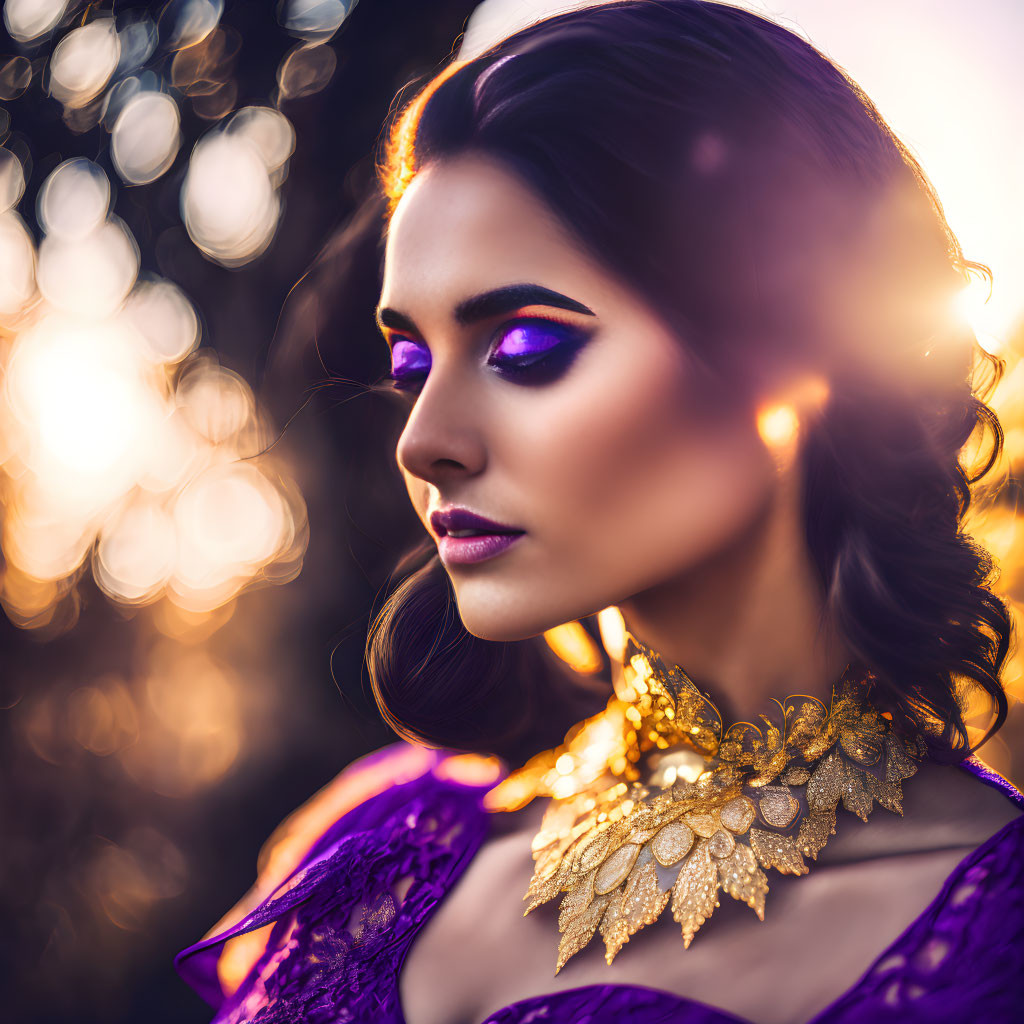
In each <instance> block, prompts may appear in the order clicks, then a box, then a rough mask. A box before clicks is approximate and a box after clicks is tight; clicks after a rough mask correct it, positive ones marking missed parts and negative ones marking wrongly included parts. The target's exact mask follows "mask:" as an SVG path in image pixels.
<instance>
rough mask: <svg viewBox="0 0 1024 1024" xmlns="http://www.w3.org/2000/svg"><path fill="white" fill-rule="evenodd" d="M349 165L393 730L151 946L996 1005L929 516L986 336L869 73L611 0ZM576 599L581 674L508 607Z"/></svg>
mask: <svg viewBox="0 0 1024 1024" xmlns="http://www.w3.org/2000/svg"><path fill="white" fill-rule="evenodd" d="M381 181H382V186H383V190H384V192H385V194H386V196H387V198H388V206H389V209H388V222H387V244H386V252H385V260H384V273H383V284H382V290H381V301H380V308H379V311H378V319H379V325H380V328H381V331H382V333H383V334H384V337H385V339H386V341H387V343H388V346H389V349H390V354H391V359H392V372H391V384H392V386H393V387H394V388H395V389H397V390H398V391H399V392H400V394H401V396H402V398H403V400H404V401H405V402H406V403H407V419H406V421H405V427H404V430H403V432H402V435H401V438H400V439H399V442H398V446H397V450H396V458H397V461H398V465H399V467H400V469H401V470H402V473H403V476H404V478H405V482H406V484H407V487H408V493H409V497H410V500H411V501H412V504H413V506H414V508H415V510H416V512H417V514H418V515H419V517H420V518H421V520H422V521H423V524H424V527H425V529H426V531H427V533H428V535H429V537H428V542H427V543H426V544H425V545H424V547H423V548H422V549H421V552H420V554H422V555H424V556H426V561H425V562H424V564H423V565H422V566H421V567H420V568H419V569H418V570H417V571H415V572H414V573H412V574H411V575H409V576H408V577H407V579H406V580H405V581H404V582H403V583H402V584H401V585H400V586H399V587H398V589H397V590H396V591H395V592H394V593H393V594H392V595H391V596H390V598H389V599H388V601H387V603H386V605H385V607H384V608H383V610H382V612H381V614H380V615H379V616H378V617H377V618H376V621H375V622H374V625H373V628H372V630H371V635H370V639H369V644H368V651H367V661H368V667H369V670H370V676H371V680H372V682H373V686H374V692H375V694H376V696H377V698H378V701H379V703H380V705H381V708H382V710H383V713H384V714H385V716H386V717H387V718H388V720H389V721H390V722H391V723H392V724H393V725H394V726H395V728H396V729H397V730H398V731H399V733H400V734H401V735H402V736H404V737H406V739H407V740H408V741H410V742H408V743H403V744H397V745H395V746H394V747H390V748H387V749H386V750H385V751H383V752H380V753H378V754H376V755H373V756H372V757H371V758H368V759H364V761H363V762H361V763H360V764H359V765H357V766H353V767H350V768H349V769H348V770H347V771H346V772H344V773H343V774H342V776H341V777H339V780H337V782H336V784H335V785H334V786H333V787H332V788H331V789H330V790H329V791H328V793H327V794H326V796H325V797H324V798H323V799H322V800H321V801H320V803H319V804H318V805H317V806H316V807H315V808H314V809H313V810H312V811H310V812H308V814H307V815H306V819H307V820H306V822H305V825H304V826H303V825H302V822H301V821H299V822H298V823H295V822H293V823H292V827H290V828H289V829H288V830H286V834H285V839H286V842H285V843H284V844H283V845H278V846H277V847H276V848H275V849H276V851H277V853H278V854H279V856H278V857H277V860H278V863H277V864H273V863H271V864H269V865H268V866H267V867H266V870H265V871H264V872H263V875H262V876H261V880H260V882H258V884H257V887H256V889H255V890H254V892H253V894H252V895H251V897H250V898H249V899H248V900H247V901H245V902H244V903H243V904H242V905H241V906H240V907H239V908H238V909H237V910H236V912H235V913H234V914H233V915H231V916H229V918H227V919H225V921H224V922H222V923H221V925H219V926H218V927H217V928H216V929H215V930H214V934H212V935H211V936H210V937H209V938H207V939H206V940H204V941H203V942H201V943H199V944H198V945H196V946H193V947H191V948H190V949H189V950H186V951H185V952H184V953H183V954H181V956H180V957H179V966H180V969H181V970H182V972H183V973H184V974H185V976H186V977H187V978H188V979H189V980H190V981H191V982H192V983H193V984H194V985H195V986H196V988H197V989H198V990H199V991H200V992H202V993H203V994H204V995H206V996H207V997H208V998H209V999H210V1001H211V1002H213V1003H214V1004H216V1005H219V1007H220V1009H219V1013H218V1016H217V1020H218V1021H243V1020H258V1021H260V1022H269V1021H275V1022H276V1021H297V1020H303V1021H335V1020H337V1021H395V1022H402V1021H404V1022H407V1024H434V1022H438V1024H439V1022H449V1024H450V1022H461V1021H466V1022H474V1024H475V1022H478V1021H487V1022H497V1021H501V1022H513V1021H514V1022H525V1021H533V1020H551V1021H584V1020H586V1021H591V1022H605V1021H613V1020H615V1021H618V1020H630V1021H642V1022H653V1021H688V1022H698V1021H699V1022H715V1024H720V1022H725V1021H736V1020H739V1021H747V1022H756V1024H775V1022H780V1024H781V1022H793V1021H808V1020H811V1019H813V1020H814V1021H816V1022H824V1021H829V1022H833V1021H850V1020H858V1021H883V1020H899V1021H925V1020H927V1021H938V1020H942V1021H968V1020H970V1021H975V1020H979V1021H980V1020H984V1021H986V1022H988V1024H991V1022H996V1021H1004V1020H1006V1021H1008V1020H1010V1019H1011V1018H1012V1019H1016V1017H1015V1016H1014V1015H1015V1014H1016V1012H1017V1010H1018V1006H1017V1000H1018V999H1019V997H1020V995H1021V992H1020V978H1021V967H1022V965H1024V951H1022V948H1021V942H1020V936H1021V934H1022V930H1024V897H1022V891H1024V890H1022V885H1024V877H1022V875H1024V856H1022V854H1024V825H1022V822H1024V816H1022V814H1021V808H1022V807H1024V797H1022V796H1021V794H1020V793H1019V792H1018V791H1017V790H1015V789H1014V788H1013V787H1012V786H1010V785H1009V784H1008V783H1006V782H1005V781H1004V780H1002V779H1001V778H999V777H998V776H997V775H995V774H994V773H992V772H990V771H989V770H987V769H986V768H985V767H984V766H983V765H982V764H981V762H979V761H978V760H977V759H975V758H973V757H969V756H967V755H968V752H969V747H968V741H967V733H966V727H965V725H964V709H965V707H966V704H965V700H966V695H967V692H968V688H973V691H974V692H976V693H981V694H984V695H987V696H988V697H989V698H990V699H991V702H992V705H993V707H994V710H995V717H994V721H993V728H998V727H999V726H1000V725H1001V724H1002V721H1003V719H1004V718H1005V715H1006V697H1005V695H1004V693H1003V690H1002V688H1001V685H1000V682H999V674H1000V669H1001V667H1002V665H1003V663H1004V661H1005V659H1006V656H1007V653H1008V650H1009V645H1010V641H1011V622H1010V619H1009V615H1008V612H1007V609H1006V607H1005V606H1004V605H1003V603H1002V602H1001V601H1000V600H999V599H998V598H996V597H995V596H994V595H993V594H992V593H991V591H990V590H989V589H988V584H989V582H990V579H991V572H992V565H991V562H990V560H989V558H988V556H987V555H986V553H985V552H984V551H983V550H981V549H980V548H978V547H977V546H976V545H974V544H973V543H972V542H971V541H970V540H969V539H968V538H967V537H966V536H965V535H964V534H962V533H961V532H960V524H961V521H962V517H963V515H964V513H965V511H966V508H967V504H968V502H969V499H970V490H969V483H972V482H974V481H976V480H977V479H979V478H980V477H981V476H982V475H984V474H985V473H986V472H987V471H988V470H989V469H990V468H991V467H992V465H993V464H994V463H995V461H996V459H997V458H998V455H999V452H1000V448H1001V443H1002V433H1001V429H1000V426H999V422H998V419H997V418H996V416H995V414H994V413H993V412H992V410H991V409H990V408H989V407H988V406H987V405H986V404H985V402H984V401H983V398H982V396H981V395H980V394H976V393H975V391H974V390H972V385H974V386H975V387H979V386H980V385H979V381H980V369H982V368H984V367H986V366H990V367H994V368H995V369H996V371H997V372H996V374H995V376H996V378H998V372H999V371H1000V370H1001V367H1000V366H999V364H998V361H996V360H993V359H992V358H991V357H988V356H985V355H984V353H983V352H982V351H981V350H980V349H979V348H978V347H977V345H976V342H975V340H974V338H973V337H972V336H971V334H970V333H969V331H968V330H967V329H966V328H965V327H964V325H963V324H961V323H959V322H957V321H956V319H955V318H954V317H953V315H952V299H953V297H954V296H955V294H956V293H957V291H958V290H959V288H961V287H962V286H963V284H964V280H965V275H966V274H967V273H968V272H969V271H970V270H971V269H972V267H973V265H971V264H968V263H966V262H965V261H964V260H963V258H962V256H961V253H960V250H959V248H958V247H957V244H956V241H955V239H954V238H953V236H952V234H951V233H950V231H949V228H948V226H947V225H946V223H945V220H944V218H943V216H942V213H941V208H940V207H939V205H938V202H937V200H936V199H935V197H934V195H933V193H932V192H931V190H930V188H929V186H928V184H927V182H926V181H925V179H924V176H923V174H922V173H921V171H920V169H919V168H918V166H917V165H916V163H915V162H914V160H913V159H912V158H911V157H910V156H909V154H908V153H907V152H906V150H905V149H903V148H902V147H901V146H900V144H899V143H898V142H897V140H896V139H894V137H893V136H892V134H891V133H890V131H889V130H888V128H887V127H886V125H885V123H884V121H883V120H882V119H881V117H880V116H879V115H878V113H877V111H876V110H875V109H874V107H873V106H872V105H871V104H870V102H869V101H868V100H867V99H866V97H864V95H863V94H862V93H861V92H860V91H859V90H858V89H857V87H856V86H855V85H854V84H853V83H852V82H850V81H849V80H848V79H847V78H846V77H845V76H844V75H843V74H842V73H841V72H840V71H839V70H838V69H836V68H835V67H834V66H833V65H831V64H830V63H829V62H828V61H827V60H826V59H825V58H824V57H823V56H822V55H821V54H819V53H818V52H817V51H816V50H814V49H813V48H812V47H811V46H810V45H808V44H807V43H805V42H804V41H802V40H800V39H799V38H797V37H795V36H793V35H792V34H790V33H788V32H786V31H785V30H783V29H781V28H779V27H778V26H775V25H773V24H771V23H769V22H767V21H764V20H762V19H760V18H758V17H756V16H754V15H752V14H750V13H747V12H744V11H741V10H737V9H734V8H730V7H727V6H722V5H718V4H712V3H705V2H700V0H658V2H655V0H626V2H621V3H614V4H609V5H607V6H603V7H598V8H593V9H589V10H586V11H577V12H575V13H569V14H565V15H562V16H559V17H555V18H552V19H550V20H548V21H546V22H543V23H541V24H539V25H537V26H534V27H533V28H530V29H528V30H525V31H523V32H520V33H518V34H516V35H515V36H512V37H511V38H509V39H507V40H505V41H504V42H502V43H500V44H499V45H498V46H496V47H495V48H494V49H492V50H491V51H489V52H487V53H485V54H484V55H482V56H480V57H479V58H476V59H474V60H471V61H468V62H463V63H458V62H456V63H453V64H452V65H451V66H450V67H448V68H447V69H446V70H445V71H443V72H442V73H441V74H440V75H438V76H437V77H436V78H435V79H434V80H433V81H432V82H431V83H430V84H428V85H427V86H426V88H425V89H423V90H422V92H421V93H420V94H419V95H418V96H417V97H416V98H415V100H414V101H413V102H412V103H411V104H409V106H408V107H407V108H406V109H405V110H404V112H403V113H402V115H401V116H400V117H399V118H398V120H397V121H396V123H395V125H394V127H393V130H392V132H391V136H390V145H389V148H388V151H387V156H386V160H385V161H384V163H383V165H382V173H381ZM975 269H977V268H975ZM975 360H976V361H975ZM979 436H980V437H981V439H982V441H984V439H985V438H986V437H988V438H989V440H990V441H991V447H990V450H989V454H988V458H987V459H984V460H983V461H984V463H985V464H984V465H983V466H981V467H980V469H979V470H978V471H977V472H976V473H974V475H973V476H970V477H969V476H968V473H967V471H966V470H965V469H964V467H962V466H961V464H960V462H959V456H960V452H961V449H962V448H963V447H964V445H965V443H966V442H967V441H968V439H970V438H972V437H974V438H978V437H979ZM982 450H984V446H982ZM435 549H436V551H437V554H436V555H435V554H433V552H434V551H435ZM452 594H454V601H452V600H451V597H452ZM616 608H617V609H618V612H617V613H616V612H615V611H614V609H616ZM602 609H603V610H604V611H603V612H602ZM598 612H602V616H601V622H602V624H603V625H604V626H605V627H606V640H607V641H608V646H609V647H610V648H614V650H613V652H612V653H613V654H614V657H613V658H612V664H611V665H610V672H609V679H608V680H606V681H605V684H604V685H603V687H595V686H594V684H593V682H592V680H590V681H588V680H586V679H584V677H583V676H582V675H580V674H579V673H576V672H573V671H570V670H568V669H567V668H565V667H564V666H563V665H562V663H561V662H559V661H558V660H557V659H555V658H554V657H553V656H552V655H551V653H550V651H549V650H548V648H547V647H546V645H545V644H544V642H543V639H542V637H541V634H544V633H545V632H546V631H549V630H552V629H553V628H554V627H556V626H558V625H559V624H561V623H567V622H573V621H577V620H582V621H586V622H587V624H588V625H592V624H593V622H594V618H593V617H594V616H595V615H596V614H597V613H598ZM615 614H619V615H621V619H620V623H621V625H622V626H623V627H624V632H623V634H622V637H621V642H620V643H619V644H618V645H617V646H616V645H615V643H614V642H613V640H612V637H611V632H610V630H609V629H608V628H607V627H608V623H609V622H610V621H611V616H613V615H615ZM611 684H613V685H614V692H612V689H611ZM791 694H797V695H800V696H798V697H792V698H790V697H789V695H791ZM602 706H603V710H602ZM588 716H589V717H588ZM581 719H583V721H582V722H581V721H580V720H581ZM574 723H579V724H576V725H574ZM752 723H757V726H756V727H755V725H754V724H752ZM566 730H568V732H566ZM563 734H565V735H566V738H565V741H564V742H562V743H559V738H560V737H561V736H562V735H563ZM453 751H464V752H476V753H478V754H497V755H500V756H501V757H502V758H503V762H502V767H501V776H502V778H501V781H499V782H498V784H497V785H495V782H496V781H497V780H496V778H495V777H493V776H492V777H487V776H486V773H482V774H480V775H479V776H478V777H477V778H470V777H467V773H466V768H467V764H468V766H469V767H470V768H472V767H473V766H474V765H476V766H477V767H479V766H480V765H481V764H483V765H485V766H486V764H489V763H490V762H481V761H480V760H479V759H478V760H477V761H473V760H472V759H470V761H469V762H467V761H466V760H465V758H460V757H458V756H452V752H453ZM520 766H521V767H520ZM510 767H511V768H513V769H516V770H514V771H512V772H511V774H509V773H508V768H510ZM332 819H333V820H332ZM311 823H312V827H313V828H314V831H317V832H318V835H317V836H316V838H315V839H314V840H312V841H309V840H306V841H302V840H301V839H299V838H297V837H298V836H300V835H301V834H302V833H303V831H304V830H306V831H308V829H309V827H310V826H311ZM325 826H326V827H325ZM307 847H308V849H307ZM282 850H287V853H286V854H285V853H281V851H282ZM272 859H273V858H272ZM296 862H298V866H297V867H296V868H295V870H291V868H292V866H293V865H295V864H296ZM279 882H280V884H278V883H279ZM524 893H525V894H526V896H527V899H528V903H527V904H526V909H527V915H526V916H524V915H523V909H524V904H523V902H522V900H523V897H524ZM726 897H730V898H728V899H727V898H726ZM742 904H747V907H744V906H742ZM748 907H749V908H750V909H748ZM751 910H753V913H751ZM680 930H681V931H682V936H680V934H679V933H680ZM627 943H628V944H629V946H628V948H624V947H625V946H626V944H627ZM602 947H603V948H602ZM218 957H219V968H218V963H217V960H218ZM218 969H219V978H218Z"/></svg>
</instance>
